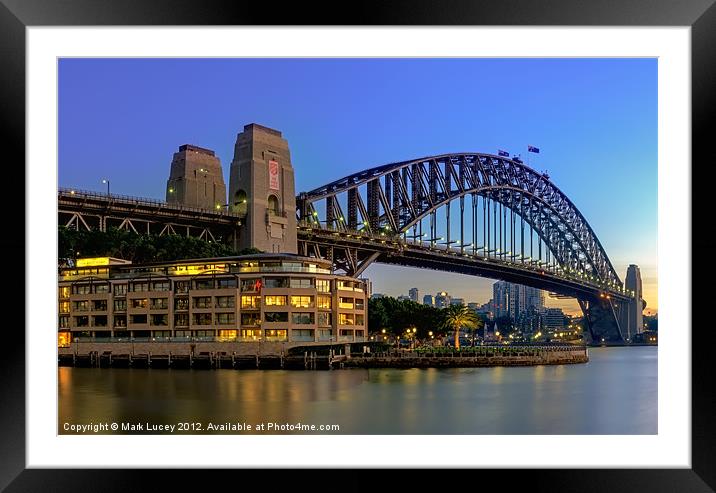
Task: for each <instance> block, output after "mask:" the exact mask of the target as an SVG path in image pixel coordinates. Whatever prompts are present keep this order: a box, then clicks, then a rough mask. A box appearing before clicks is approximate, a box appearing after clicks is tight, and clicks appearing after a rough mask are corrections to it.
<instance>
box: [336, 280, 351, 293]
mask: <svg viewBox="0 0 716 493" xmlns="http://www.w3.org/2000/svg"><path fill="white" fill-rule="evenodd" d="M338 289H343V290H345V291H353V282H352V281H338Z"/></svg>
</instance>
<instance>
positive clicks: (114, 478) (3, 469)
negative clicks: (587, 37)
mask: <svg viewBox="0 0 716 493" xmlns="http://www.w3.org/2000/svg"><path fill="white" fill-rule="evenodd" d="M334 5H336V4H325V5H324V4H323V3H322V2H312V3H309V2H292V3H282V4H281V6H280V7H278V8H277V4H274V3H271V2H241V3H239V2H237V1H233V2H232V1H228V0H221V1H219V0H216V1H209V0H203V1H202V0H153V1H149V0H144V1H141V2H139V1H131V0H125V1H111V0H68V1H59V0H57V1H52V0H0V61H1V62H2V63H1V65H0V66H1V67H2V74H1V75H0V108H2V110H0V122H2V132H0V135H1V137H0V138H1V139H2V142H3V148H4V151H5V152H4V154H3V155H4V156H8V154H9V155H11V156H13V157H12V158H11V159H8V160H7V161H6V163H5V164H6V165H7V164H10V163H15V164H16V163H21V162H24V160H25V102H26V101H25V28H26V27H28V26H83V25H95V26H110V25H125V26H134V25H306V24H307V25H339V26H340V25H447V26H460V25H503V26H504V25H514V26H523V25H541V26H560V25H566V26H569V25H574V26H690V27H691V42H692V45H691V49H692V53H691V57H692V63H691V69H692V73H691V76H692V163H694V164H695V163H699V166H695V165H693V164H692V167H691V170H688V169H687V170H684V172H685V173H689V172H690V173H692V183H693V187H694V188H693V190H692V214H693V217H692V225H694V227H699V225H701V226H702V225H704V224H707V223H708V222H709V221H708V218H707V216H706V211H707V210H708V207H707V204H706V200H707V198H708V197H709V194H708V193H706V191H705V190H703V188H704V187H706V186H708V185H707V183H708V181H709V180H708V179H707V178H706V177H701V176H699V178H700V179H693V178H694V177H693V174H696V172H698V175H702V174H703V169H704V168H706V167H708V166H712V167H713V166H714V165H715V164H716V147H715V146H714V145H713V144H712V142H711V141H712V140H713V137H712V136H711V135H709V129H710V128H711V127H712V125H709V124H713V122H714V119H715V115H716V104H715V103H716V4H714V0H682V1H680V2H673V1H670V0H592V1H577V0H542V1H535V0H502V1H489V2H479V3H478V2H473V1H469V0H448V1H440V2H438V1H432V2H431V1H427V0H403V1H393V2H382V1H380V0H373V1H363V2H360V3H358V2H356V3H354V4H352V5H350V10H352V11H350V12H349V13H342V12H348V10H346V9H345V6H343V8H341V9H338V8H335V7H334ZM8 151H9V153H8ZM3 176H4V178H5V179H6V183H13V184H16V185H17V186H15V187H14V188H15V189H16V191H18V193H19V194H20V197H12V196H11V195H8V194H7V193H6V194H5V195H4V202H5V203H4V206H5V212H6V214H5V215H6V218H7V217H9V219H6V222H5V228H7V229H6V233H8V234H4V235H2V237H1V238H0V250H2V251H3V253H4V254H5V255H4V256H5V259H6V267H5V278H6V279H13V280H14V284H13V290H14V291H15V292H17V291H18V290H19V283H18V282H17V280H19V279H24V278H25V277H24V275H25V272H24V269H23V268H24V266H25V263H26V262H28V261H30V259H28V258H27V257H26V254H25V242H24V234H23V233H24V231H25V224H24V221H25V218H24V214H20V210H22V209H21V206H20V205H19V204H21V203H22V204H25V203H26V202H25V197H23V192H22V190H25V193H31V187H30V188H28V186H27V185H28V184H26V183H25V178H24V167H23V166H17V165H15V166H4V169H3ZM20 183H22V184H23V185H25V186H24V187H23V186H20V185H19V184H20ZM700 188H701V189H702V190H699V189H700ZM699 192H701V193H699ZM7 221H9V222H7ZM12 221H14V224H12ZM686 240H687V239H684V243H685V244H687V241H686ZM689 240H691V239H689ZM691 247H692V252H691V254H692V257H691V258H696V255H697V253H701V252H703V253H701V255H702V256H703V257H705V258H708V253H710V252H711V251H712V250H713V242H712V241H711V240H710V239H709V238H708V236H707V235H700V236H696V239H695V241H693V240H691ZM685 253H688V251H685ZM18 258H22V259H24V261H25V262H22V263H21V262H16V261H14V260H13V261H8V260H7V259H18ZM712 271H713V267H712V266H711V264H710V263H705V264H704V265H699V275H698V277H699V278H705V279H707V278H709V277H710V273H711V272H712ZM23 287H24V283H23ZM692 290H693V291H692V292H693V302H692V306H694V307H699V306H707V305H706V303H705V302H706V297H707V296H708V295H709V294H710V292H709V290H708V289H702V290H700V289H696V285H695V284H694V286H693V288H692ZM23 291H24V290H23ZM6 294H7V293H6ZM27 303H28V300H26V301H25V304H26V309H29V308H27ZM702 311H703V309H702ZM696 313H697V312H695V311H694V314H696ZM700 313H701V312H699V314H700ZM691 317H692V313H687V314H684V326H683V327H682V328H681V330H683V331H684V334H688V333H689V332H691V338H692V375H693V378H692V437H691V438H692V442H691V445H692V468H691V469H673V470H672V469H668V470H662V469H638V470H634V469H609V470H605V469H583V470H580V469H565V470H559V469H549V470H515V471H510V473H509V483H510V484H509V486H510V488H514V487H517V488H520V489H521V488H529V489H530V490H531V491H550V492H559V491H655V492H657V491H695V492H696V491H699V492H700V491H715V490H716V467H714V464H716V427H715V426H714V425H715V422H716V386H714V384H713V383H712V381H711V379H710V378H709V376H710V371H709V370H710V365H709V362H710V360H712V359H713V357H712V354H711V353H712V351H713V349H712V348H713V347H715V346H714V344H713V342H714V332H715V331H714V330H713V329H712V328H710V327H709V326H708V324H705V323H702V324H698V323H697V321H698V319H699V318H701V317H697V318H694V319H693V320H692V319H691ZM13 323H14V324H18V323H19V322H17V321H15V320H13ZM692 327H694V328H695V329H696V330H693V331H692V330H691V328H692ZM25 363H26V362H25V346H24V341H22V340H21V341H18V340H13V341H12V348H8V349H6V350H5V351H3V353H2V356H1V357H0V365H1V367H2V377H3V378H2V380H1V381H2V396H3V398H2V405H1V406H0V416H1V418H0V419H1V421H0V422H1V423H2V429H1V430H2V434H1V435H0V454H1V455H2V460H0V488H6V491H8V492H16V491H70V490H79V491H115V490H117V491H124V492H126V491H144V490H146V489H151V488H152V483H157V484H159V485H161V487H162V488H163V489H170V488H171V489H178V490H183V489H185V488H186V486H183V485H187V484H188V480H189V479H191V478H192V477H195V476H197V475H198V476H199V477H201V476H202V474H201V472H197V471H193V470H190V469H173V470H171V471H155V470H119V469H107V470H99V469H92V470H67V469H57V470H39V469H26V467H25V464H26V463H25V429H26V419H25V376H24V375H25ZM447 453H449V452H447ZM565 453H566V454H574V453H578V451H574V450H572V451H565ZM465 473H467V471H465ZM489 473H490V471H483V472H482V473H481V475H484V474H489ZM267 474H271V486H272V489H274V488H279V487H288V486H290V485H301V484H306V483H307V482H309V483H310V482H311V481H316V480H317V479H319V475H317V474H316V471H312V470H298V471H291V472H290V473H288V474H281V475H279V474H273V473H270V472H267V471H243V472H242V473H241V476H240V478H239V477H237V476H236V473H235V472H232V471H226V470H224V471H215V472H212V477H211V481H210V482H211V483H212V484H213V483H216V482H217V481H221V480H227V479H230V480H232V481H233V482H235V484H238V483H242V482H244V481H248V480H249V478H250V479H251V480H253V479H258V478H259V477H263V478H264V479H266V478H267ZM332 474H335V475H336V476H338V477H342V478H343V479H337V480H338V481H340V483H338V485H341V484H342V485H343V486H344V487H345V488H346V489H350V490H354V489H358V488H369V487H371V483H370V482H365V476H362V477H361V475H358V476H355V480H352V479H351V477H352V475H351V472H350V471H342V470H333V472H332ZM251 476H254V477H251ZM390 476H392V477H393V478H394V480H395V481H399V482H400V486H401V488H414V487H416V486H420V485H421V484H422V481H423V479H424V475H418V474H417V471H412V472H411V473H410V474H391V475H390ZM451 476H452V475H451ZM461 476H464V474H463V473H460V474H458V475H457V476H454V477H456V478H457V480H458V481H460V482H462V481H463V479H461ZM371 477H372V476H371ZM443 477H444V476H443ZM503 477H504V476H503ZM325 481H326V477H325V473H323V472H322V473H320V483H323V484H324V486H325ZM468 482H469V481H468ZM333 484H334V485H335V483H333ZM383 484H385V483H383ZM483 484H487V483H483ZM338 485H335V486H334V487H338Z"/></svg>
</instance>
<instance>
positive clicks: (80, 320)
mask: <svg viewBox="0 0 716 493" xmlns="http://www.w3.org/2000/svg"><path fill="white" fill-rule="evenodd" d="M75 327H89V317H88V316H87V315H83V316H81V317H75Z"/></svg>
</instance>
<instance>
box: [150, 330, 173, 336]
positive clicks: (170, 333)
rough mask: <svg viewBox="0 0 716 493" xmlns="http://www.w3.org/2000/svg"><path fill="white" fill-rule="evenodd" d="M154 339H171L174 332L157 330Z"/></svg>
mask: <svg viewBox="0 0 716 493" xmlns="http://www.w3.org/2000/svg"><path fill="white" fill-rule="evenodd" d="M153 334H154V336H153V337H171V336H172V331H171V330H155V331H154V332H153Z"/></svg>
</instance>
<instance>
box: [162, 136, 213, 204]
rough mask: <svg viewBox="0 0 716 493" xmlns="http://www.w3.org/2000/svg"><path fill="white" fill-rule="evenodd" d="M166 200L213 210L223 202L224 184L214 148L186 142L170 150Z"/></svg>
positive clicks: (171, 202)
mask: <svg viewBox="0 0 716 493" xmlns="http://www.w3.org/2000/svg"><path fill="white" fill-rule="evenodd" d="M166 200H167V202H168V203H170V204H181V205H185V206H188V207H196V208H199V209H209V210H216V209H221V208H222V207H224V206H225V205H226V185H225V184H224V174H223V172H222V170H221V163H220V162H219V158H218V157H216V156H215V155H214V151H212V150H210V149H204V148H203V147H198V146H194V145H190V144H185V145H183V146H180V147H179V152H175V153H174V158H173V159H172V165H171V171H170V172H169V180H167V192H166Z"/></svg>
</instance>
